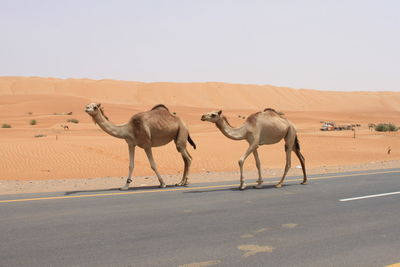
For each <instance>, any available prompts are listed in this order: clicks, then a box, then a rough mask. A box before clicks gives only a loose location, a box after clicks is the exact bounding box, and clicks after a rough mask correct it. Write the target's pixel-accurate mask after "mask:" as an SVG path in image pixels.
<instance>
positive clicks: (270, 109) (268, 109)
mask: <svg viewBox="0 0 400 267" xmlns="http://www.w3.org/2000/svg"><path fill="white" fill-rule="evenodd" d="M265 111H272V112H275V113H276V114H278V115H280V116H282V115H285V113H283V112H280V111H276V110H275V109H273V108H266V109H264V112H265Z"/></svg>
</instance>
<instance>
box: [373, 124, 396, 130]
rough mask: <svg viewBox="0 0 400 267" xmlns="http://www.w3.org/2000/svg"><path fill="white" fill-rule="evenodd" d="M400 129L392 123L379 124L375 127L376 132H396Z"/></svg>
mask: <svg viewBox="0 0 400 267" xmlns="http://www.w3.org/2000/svg"><path fill="white" fill-rule="evenodd" d="M398 129H399V128H397V127H396V125H394V124H391V123H379V124H378V125H376V126H375V131H378V132H396V131H397V130H398Z"/></svg>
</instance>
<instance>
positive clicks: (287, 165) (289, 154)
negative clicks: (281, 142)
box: [275, 144, 292, 188]
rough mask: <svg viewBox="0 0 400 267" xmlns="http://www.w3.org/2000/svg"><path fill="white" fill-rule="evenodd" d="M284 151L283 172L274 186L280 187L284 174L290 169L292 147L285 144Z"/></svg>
mask: <svg viewBox="0 0 400 267" xmlns="http://www.w3.org/2000/svg"><path fill="white" fill-rule="evenodd" d="M285 152H286V166H285V171H284V172H283V176H282V179H281V180H280V181H279V183H278V184H277V185H275V187H276V188H280V187H282V183H283V180H285V177H286V174H287V172H288V171H289V169H290V166H291V164H292V159H291V155H292V154H291V153H292V149H291V148H289V146H288V145H287V144H285Z"/></svg>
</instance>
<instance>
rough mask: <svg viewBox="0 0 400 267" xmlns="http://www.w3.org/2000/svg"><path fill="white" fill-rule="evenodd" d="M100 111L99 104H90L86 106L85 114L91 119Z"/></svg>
mask: <svg viewBox="0 0 400 267" xmlns="http://www.w3.org/2000/svg"><path fill="white" fill-rule="evenodd" d="M100 109H101V104H97V103H90V104H87V105H86V108H85V112H86V113H87V114H89V115H90V116H92V117H93V116H95V115H96V114H98V113H99V112H100Z"/></svg>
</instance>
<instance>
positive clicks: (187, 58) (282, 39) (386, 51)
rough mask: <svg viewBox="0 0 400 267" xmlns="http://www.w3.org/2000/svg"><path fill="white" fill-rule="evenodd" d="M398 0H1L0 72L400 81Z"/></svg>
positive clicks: (393, 87) (374, 86)
mask: <svg viewBox="0 0 400 267" xmlns="http://www.w3.org/2000/svg"><path fill="white" fill-rule="evenodd" d="M399 14H400V1H397V0H392V1H390V0H376V1H371V0H333V1H329V0H315V1H312V0H310V1H307V0H304V1H290V0H260V1H257V0H242V1H235V0H226V1H222V0H196V1H194V0H193V1H191V0H164V1H162V0H154V1H152V0H143V1H129V0H127V1H120V0H107V1H106V0H93V1H92V0H25V1H24V0H0V38H1V39H0V76H9V75H13V76H14V75H18V76H19V75H23V76H43V77H57V78H92V79H103V78H110V79H119V80H133V81H144V82H154V81H170V82H205V81H219V82H229V83H251V84H271V85H277V86H288V87H293V88H310V89H326V90H374V91H383V90H389V91H400V15H399Z"/></svg>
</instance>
